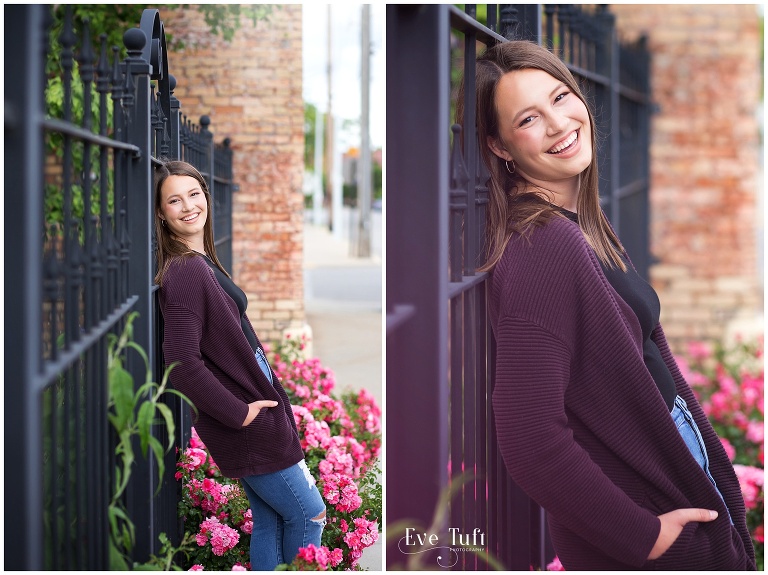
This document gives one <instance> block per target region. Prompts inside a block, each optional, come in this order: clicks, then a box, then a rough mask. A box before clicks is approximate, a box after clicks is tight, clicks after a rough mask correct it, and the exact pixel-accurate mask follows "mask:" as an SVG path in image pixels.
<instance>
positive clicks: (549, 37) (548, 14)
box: [544, 4, 555, 52]
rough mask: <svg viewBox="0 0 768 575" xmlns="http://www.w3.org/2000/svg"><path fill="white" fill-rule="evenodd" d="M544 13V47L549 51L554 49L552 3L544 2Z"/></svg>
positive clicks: (553, 9) (553, 8) (553, 7)
mask: <svg viewBox="0 0 768 575" xmlns="http://www.w3.org/2000/svg"><path fill="white" fill-rule="evenodd" d="M544 13H545V14H546V21H547V36H546V43H545V47H546V48H547V49H548V50H549V51H550V52H554V51H555V6H554V5H552V4H546V5H545V6H544Z"/></svg>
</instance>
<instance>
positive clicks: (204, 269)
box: [161, 258, 248, 429]
mask: <svg viewBox="0 0 768 575" xmlns="http://www.w3.org/2000/svg"><path fill="white" fill-rule="evenodd" d="M219 289H221V288H219V287H218V285H217V284H216V279H215V278H214V277H213V273H212V272H211V270H210V268H209V267H208V266H207V265H206V264H205V262H203V261H202V259H201V258H189V259H187V260H181V261H175V262H173V264H172V266H171V268H170V269H169V272H168V273H166V276H165V279H164V282H163V288H162V294H161V306H162V311H163V319H164V322H165V332H164V336H163V355H164V359H165V363H166V365H170V364H171V363H177V365H176V366H175V367H174V368H173V369H172V370H171V383H172V384H173V386H174V388H176V389H177V390H178V391H180V392H181V393H183V394H184V395H186V396H187V397H188V398H189V399H190V400H191V401H192V403H194V405H195V407H196V408H197V409H199V410H202V411H204V412H206V413H207V414H208V415H210V416H211V417H213V418H214V419H216V420H218V421H220V422H221V423H222V424H224V425H226V426H227V427H230V428H233V429H239V428H240V427H242V425H243V422H244V421H245V418H246V416H247V415H248V404H247V403H246V402H244V401H242V400H241V399H239V398H238V397H236V396H235V395H234V394H233V393H232V391H231V390H230V389H228V388H227V387H225V386H224V385H222V383H221V382H220V381H219V379H218V378H217V377H216V376H215V375H214V374H213V373H212V372H211V371H210V370H209V369H208V368H207V367H206V365H205V363H204V361H203V357H202V353H201V350H200V342H201V339H202V336H203V329H204V327H205V326H204V325H203V319H202V317H201V316H202V314H203V313H208V314H210V317H212V318H213V321H212V322H211V323H215V322H218V323H222V322H226V321H231V318H230V317H227V315H226V314H227V313H228V310H227V309H226V308H225V307H224V306H220V309H218V310H210V309H208V308H207V307H206V304H205V302H206V299H207V298H208V295H209V293H210V292H211V291H214V290H219ZM230 315H231V314H230Z"/></svg>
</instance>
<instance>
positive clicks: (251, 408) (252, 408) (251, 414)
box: [243, 399, 277, 427]
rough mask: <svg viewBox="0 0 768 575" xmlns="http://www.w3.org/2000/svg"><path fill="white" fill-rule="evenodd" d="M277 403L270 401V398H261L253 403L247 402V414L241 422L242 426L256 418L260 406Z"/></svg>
mask: <svg viewBox="0 0 768 575" xmlns="http://www.w3.org/2000/svg"><path fill="white" fill-rule="evenodd" d="M276 405H277V402H276V401H272V400H270V399H262V400H259V401H254V402H253V403H249V404H248V415H247V417H246V418H245V421H244V422H243V427H246V426H247V425H250V424H251V422H252V421H253V420H254V419H256V416H257V415H259V411H261V408H263V407H275V406H276Z"/></svg>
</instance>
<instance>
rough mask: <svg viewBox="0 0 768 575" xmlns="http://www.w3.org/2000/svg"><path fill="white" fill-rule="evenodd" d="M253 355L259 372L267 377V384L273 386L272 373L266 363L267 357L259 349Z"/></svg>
mask: <svg viewBox="0 0 768 575" xmlns="http://www.w3.org/2000/svg"><path fill="white" fill-rule="evenodd" d="M255 355H256V361H257V362H258V364H259V367H260V368H261V371H263V372H264V375H266V376H267V379H268V380H269V383H271V384H272V385H275V382H274V381H272V371H271V370H270V369H269V362H268V361H267V356H266V355H265V354H264V350H263V349H261V348H259V349H257V350H256V354H255Z"/></svg>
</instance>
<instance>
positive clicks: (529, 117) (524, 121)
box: [520, 116, 533, 126]
mask: <svg viewBox="0 0 768 575" xmlns="http://www.w3.org/2000/svg"><path fill="white" fill-rule="evenodd" d="M532 121H533V116H528V117H527V118H526V119H525V120H523V121H522V122H520V125H521V126H524V125H525V124H527V123H528V122H532Z"/></svg>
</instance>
